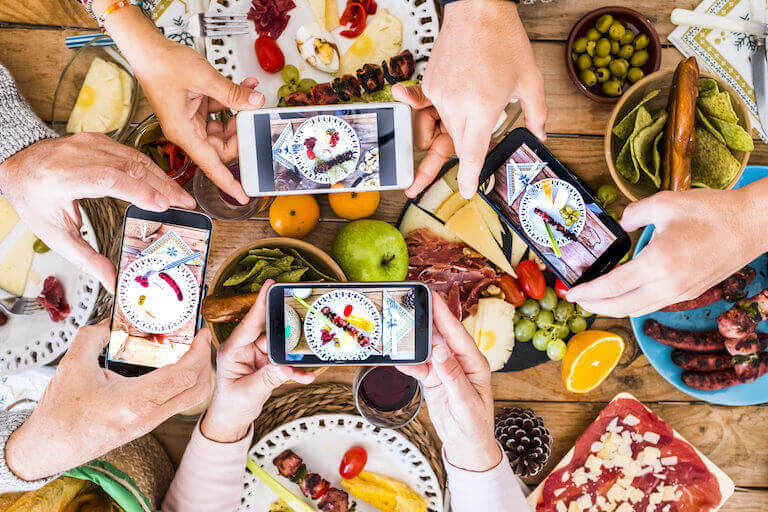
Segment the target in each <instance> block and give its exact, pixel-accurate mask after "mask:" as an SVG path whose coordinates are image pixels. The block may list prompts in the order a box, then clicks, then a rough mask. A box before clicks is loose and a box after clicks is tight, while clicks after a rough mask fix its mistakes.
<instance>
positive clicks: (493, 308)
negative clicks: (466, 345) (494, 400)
mask: <svg viewBox="0 0 768 512" xmlns="http://www.w3.org/2000/svg"><path fill="white" fill-rule="evenodd" d="M514 316H515V306H513V305H512V304H510V303H509V302H507V301H505V300H503V299H498V298H495V297H488V298H484V299H480V300H479V301H478V303H477V318H476V320H475V321H474V326H473V327H474V328H473V331H474V333H473V338H474V339H475V343H477V348H479V349H480V352H482V353H483V355H484V356H485V358H486V359H487V360H488V364H489V365H490V367H491V371H492V372H495V371H498V370H501V369H502V368H504V365H506V364H507V361H509V358H510V357H511V356H512V349H514V348H515V328H514V322H515V320H514Z"/></svg>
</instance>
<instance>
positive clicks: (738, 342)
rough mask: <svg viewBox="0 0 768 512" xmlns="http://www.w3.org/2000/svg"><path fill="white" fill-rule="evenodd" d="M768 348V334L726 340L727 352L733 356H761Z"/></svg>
mask: <svg viewBox="0 0 768 512" xmlns="http://www.w3.org/2000/svg"><path fill="white" fill-rule="evenodd" d="M766 347H768V334H764V333H761V332H758V333H752V334H750V335H749V336H745V337H743V338H728V339H726V340H725V350H727V351H728V353H729V354H731V355H732V356H749V355H752V354H759V353H760V352H762V351H763V350H765V349H766Z"/></svg>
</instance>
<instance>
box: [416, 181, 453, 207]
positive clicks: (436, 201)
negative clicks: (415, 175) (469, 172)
mask: <svg viewBox="0 0 768 512" xmlns="http://www.w3.org/2000/svg"><path fill="white" fill-rule="evenodd" d="M451 194H453V190H451V187H449V186H448V183H446V182H445V180H437V181H436V182H434V183H433V184H432V186H431V187H429V188H428V189H427V190H426V192H424V195H423V196H421V199H420V200H419V206H421V207H422V208H424V209H425V210H427V211H428V212H430V213H435V211H436V210H437V209H438V208H440V205H441V204H443V202H444V201H445V200H446V199H448V197H450V195H451Z"/></svg>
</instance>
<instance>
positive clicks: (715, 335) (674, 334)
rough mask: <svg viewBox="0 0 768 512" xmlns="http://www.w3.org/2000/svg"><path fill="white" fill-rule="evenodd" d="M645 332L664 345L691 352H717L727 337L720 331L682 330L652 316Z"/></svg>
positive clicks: (645, 327)
mask: <svg viewBox="0 0 768 512" xmlns="http://www.w3.org/2000/svg"><path fill="white" fill-rule="evenodd" d="M643 332H644V333H645V334H646V335H648V336H650V337H651V338H653V339H654V340H656V341H658V342H659V343H661V344H662V345H668V346H670V347H674V348H678V349H682V350H687V351H689V352H715V351H719V350H723V348H724V347H725V337H724V336H723V335H722V334H720V333H719V332H718V331H709V332H691V331H682V330H680V329H675V328H673V327H667V326H666V325H663V324H661V323H659V322H657V321H656V320H654V319H652V318H649V319H648V320H646V321H645V323H644V324H643Z"/></svg>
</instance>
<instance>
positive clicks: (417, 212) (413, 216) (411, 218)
mask: <svg viewBox="0 0 768 512" xmlns="http://www.w3.org/2000/svg"><path fill="white" fill-rule="evenodd" d="M420 228H427V229H429V230H430V231H431V232H432V233H433V234H434V235H435V236H438V237H440V238H442V239H443V240H447V241H449V242H461V238H459V237H458V236H456V235H455V234H454V233H453V232H451V231H449V230H448V229H446V228H445V226H444V225H443V224H442V223H441V222H440V221H439V220H437V219H436V218H434V217H433V216H432V215H430V214H429V213H427V212H425V211H424V210H422V209H421V208H419V207H418V206H416V205H415V204H411V205H409V206H408V209H407V210H406V211H405V214H404V215H403V219H402V220H401V221H400V233H401V234H402V235H403V236H406V237H407V236H408V233H410V232H411V231H416V230H417V229H420Z"/></svg>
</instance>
